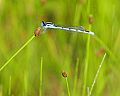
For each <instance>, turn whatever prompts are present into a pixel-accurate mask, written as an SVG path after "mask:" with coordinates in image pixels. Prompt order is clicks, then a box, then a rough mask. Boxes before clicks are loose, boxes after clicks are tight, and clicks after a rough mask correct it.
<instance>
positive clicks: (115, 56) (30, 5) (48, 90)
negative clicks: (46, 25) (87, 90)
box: [0, 0, 120, 96]
mask: <svg viewBox="0 0 120 96" xmlns="http://www.w3.org/2000/svg"><path fill="white" fill-rule="evenodd" d="M88 2H89V3H88ZM89 15H92V16H93V21H94V22H93V23H92V24H91V31H93V32H95V36H91V37H90V48H89V62H88V73H87V84H86V86H88V87H89V86H91V84H92V82H93V79H94V76H95V74H96V71H97V69H98V66H99V64H100V62H101V60H102V57H103V55H104V52H107V57H106V59H105V61H104V63H103V66H102V68H101V71H100V74H99V77H98V78H97V82H96V84H95V86H94V89H93V93H92V96H120V75H119V73H120V63H119V62H120V56H119V55H120V43H119V42H120V1H119V0H0V67H1V66H2V65H3V64H4V63H5V62H6V61H7V60H8V59H9V58H10V57H11V56H12V55H13V54H14V53H15V52H16V51H17V50H18V49H19V48H20V47H21V46H22V45H23V44H24V43H25V42H26V41H27V40H28V39H29V38H30V37H31V36H32V35H33V32H34V30H35V29H36V28H37V27H38V26H40V24H41V21H51V22H53V23H55V24H59V25H63V26H81V25H82V26H84V27H85V28H86V29H89V22H88V17H89ZM87 38H88V34H83V33H74V32H67V31H63V30H53V29H48V30H47V32H46V33H45V34H42V35H40V36H39V37H36V38H35V39H33V40H32V42H31V43H30V44H29V45H28V46H27V47H26V48H25V49H24V50H22V51H21V52H20V53H19V54H18V55H17V56H16V57H15V58H14V59H13V60H12V62H10V63H9V64H8V66H6V67H5V68H4V69H3V70H2V71H1V72H0V96H38V95H39V88H40V79H39V78H40V62H41V57H43V87H42V90H43V92H42V96H67V89H66V84H65V79H64V78H63V77H62V75H61V72H62V71H63V70H65V71H66V72H67V73H68V81H69V85H70V92H71V94H72V91H73V86H74V84H73V82H74V77H75V65H76V61H77V58H78V59H79V66H78V76H77V86H76V93H75V94H73V96H82V90H83V85H84V76H83V75H84V67H85V58H86V54H88V53H86V44H87ZM85 96H87V95H85Z"/></svg>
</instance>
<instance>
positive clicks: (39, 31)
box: [34, 27, 42, 36]
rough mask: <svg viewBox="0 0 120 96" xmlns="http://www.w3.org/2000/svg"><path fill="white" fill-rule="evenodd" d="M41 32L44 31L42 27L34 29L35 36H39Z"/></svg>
mask: <svg viewBox="0 0 120 96" xmlns="http://www.w3.org/2000/svg"><path fill="white" fill-rule="evenodd" d="M41 32H42V29H41V28H40V27H38V28H37V29H36V30H35V31H34V34H35V36H39V35H40V33H41Z"/></svg>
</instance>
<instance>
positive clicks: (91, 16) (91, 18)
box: [89, 15, 93, 24]
mask: <svg viewBox="0 0 120 96" xmlns="http://www.w3.org/2000/svg"><path fill="white" fill-rule="evenodd" d="M92 23H93V15H89V24H92Z"/></svg>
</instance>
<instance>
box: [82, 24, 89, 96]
mask: <svg viewBox="0 0 120 96" xmlns="http://www.w3.org/2000/svg"><path fill="white" fill-rule="evenodd" d="M89 30H91V25H89ZM89 48H90V35H89V34H88V38H87V45H86V58H85V69H84V86H83V92H82V96H85V93H86V92H85V90H86V83H87V71H88V62H89Z"/></svg>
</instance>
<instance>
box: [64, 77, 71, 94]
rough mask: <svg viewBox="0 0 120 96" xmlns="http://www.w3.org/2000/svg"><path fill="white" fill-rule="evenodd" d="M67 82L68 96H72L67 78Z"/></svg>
mask: <svg viewBox="0 0 120 96" xmlns="http://www.w3.org/2000/svg"><path fill="white" fill-rule="evenodd" d="M65 81H66V84H67V91H68V96H71V95H70V87H69V83H68V79H67V77H66V78H65Z"/></svg>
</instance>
